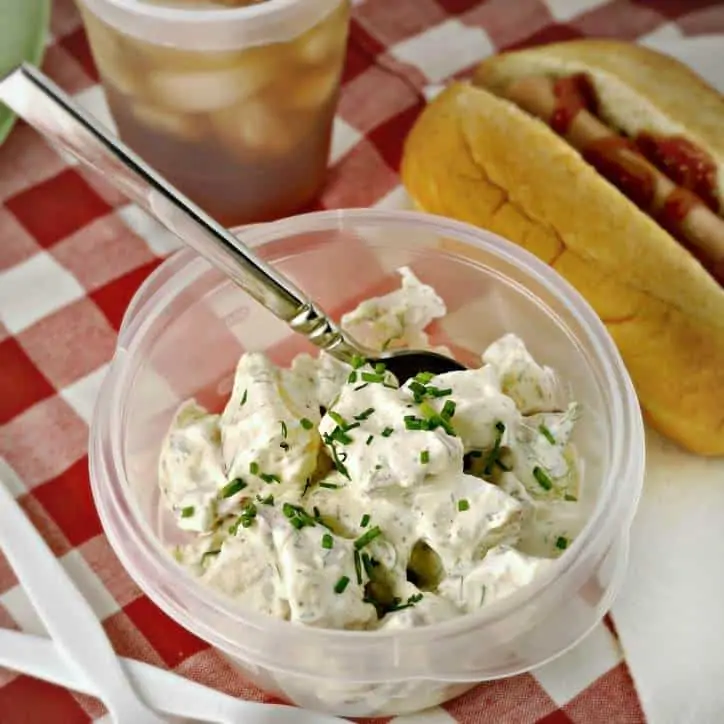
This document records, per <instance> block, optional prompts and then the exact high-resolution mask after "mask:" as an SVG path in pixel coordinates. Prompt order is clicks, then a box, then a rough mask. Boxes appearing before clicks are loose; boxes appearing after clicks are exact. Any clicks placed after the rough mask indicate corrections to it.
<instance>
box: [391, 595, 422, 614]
mask: <svg viewBox="0 0 724 724" xmlns="http://www.w3.org/2000/svg"><path fill="white" fill-rule="evenodd" d="M420 601H422V594H421V593H416V594H415V595H413V596H410V597H409V598H408V599H407V602H406V603H402V600H401V599H399V598H394V599H393V600H392V605H391V606H390V607H389V608H388V609H387V611H388V612H389V613H392V612H393V611H402V610H404V609H406V608H410V607H412V606H414V605H415V604H416V603H419V602H420Z"/></svg>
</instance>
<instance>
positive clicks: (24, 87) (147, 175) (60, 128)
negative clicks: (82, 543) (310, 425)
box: [0, 63, 364, 362]
mask: <svg viewBox="0 0 724 724" xmlns="http://www.w3.org/2000/svg"><path fill="white" fill-rule="evenodd" d="M0 100H1V101H3V102H4V103H5V104H6V105H7V106H9V107H10V108H11V109H12V110H13V111H15V113H17V114H18V115H19V116H20V117H21V118H23V119H24V120H25V121H26V122H27V123H28V124H30V125H31V126H33V127H34V128H35V129H36V130H37V131H39V132H40V133H41V134H42V135H44V136H45V137H46V138H48V139H49V140H50V141H51V142H53V144H54V145H56V146H58V147H60V148H62V149H63V150H65V151H67V152H68V153H70V154H71V155H72V156H74V157H75V158H76V159H77V160H78V161H80V162H81V163H82V164H83V165H85V166H88V167H89V168H91V169H94V170H95V171H97V172H98V173H100V174H101V175H102V176H103V178H104V179H105V180H106V181H108V182H109V183H111V184H113V185H114V186H115V187H116V188H117V189H119V191H121V192H122V193H123V194H124V195H125V196H127V197H128V198H130V199H132V200H133V201H135V202H136V203H137V204H138V205H139V206H141V207H143V208H144V209H145V210H146V211H147V212H148V213H149V214H151V216H153V217H154V218H155V219H157V220H158V221H159V222H160V223H161V224H163V225H164V226H165V227H166V228H167V229H169V230H170V231H171V232H172V233H174V234H176V235H177V236H178V237H179V238H180V239H181V240H182V241H184V242H185V243H186V244H188V245H189V246H190V247H192V248H193V249H194V251H196V252H197V253H198V254H200V255H201V256H203V257H204V258H205V259H206V260H207V261H208V262H209V263H211V265H212V266H214V267H216V268H217V269H219V270H221V271H222V272H223V273H224V274H226V276H228V277H229V278H230V279H232V280H233V281H234V282H235V283H236V284H238V285H239V286H240V287H241V288H242V289H243V290H244V291H246V292H247V293H248V294H250V295H251V296H252V297H253V298H254V299H256V300H257V301H258V302H259V303H260V304H262V305H263V306H264V307H266V308H267V309H268V310H269V311H270V312H272V313H273V314H274V315H276V316H277V317H279V318H280V319H281V320H283V321H284V322H286V323H287V324H288V325H289V326H290V327H291V328H292V329H293V330H294V331H295V332H297V333H299V334H302V335H304V336H305V337H307V339H309V341H310V342H312V343H313V344H315V345H317V346H318V347H320V348H321V349H323V350H325V351H326V352H329V353H330V354H331V355H333V356H335V357H337V358H338V359H341V360H342V361H347V362H348V361H350V359H351V358H352V357H353V356H354V355H356V354H362V355H364V352H363V351H362V350H360V349H358V348H356V347H355V346H354V345H353V344H352V343H351V342H350V341H349V340H348V339H347V338H346V337H345V336H344V334H343V333H342V332H341V331H340V330H339V328H338V327H337V326H336V325H335V324H334V323H333V322H332V321H331V320H329V319H328V318H327V316H326V315H325V314H324V313H323V312H322V311H321V310H320V309H318V308H317V307H316V306H315V305H314V304H313V303H312V302H311V301H310V300H309V299H307V298H306V297H305V295H304V294H303V293H302V292H300V291H299V290H298V289H297V288H296V287H295V286H294V285H293V284H292V283H291V281H290V280H289V279H287V278H286V277H284V276H283V275H282V274H280V273H279V272H277V271H276V270H275V269H274V268H272V267H271V266H269V265H268V264H266V263H265V262H264V261H262V260H261V259H259V258H258V257H257V256H256V255H255V254H254V253H253V252H252V251H251V250H250V249H249V248H248V247H247V246H245V245H244V244H243V243H242V242H240V241H239V240H238V239H237V238H236V237H235V236H234V235H233V234H232V233H230V232H229V231H228V230H227V229H225V228H224V227H223V226H221V224H219V223H218V222H216V221H214V219H212V218H211V217H210V216H209V215H208V214H206V213H205V212H204V211H202V210H201V209H200V208H199V207H198V206H196V204H194V203H193V202H192V201H191V200H189V199H188V198H186V197H185V196H184V195H183V194H181V192H180V191H178V190H176V189H175V188H174V187H173V186H172V185H171V184H170V183H169V182H168V181H166V180H165V179H164V178H163V177H162V176H161V175H160V174H159V173H158V172H156V171H154V170H153V169H152V168H151V167H150V166H148V165H147V164H146V163H144V161H143V160H142V159H141V158H140V157H139V156H137V155H136V154H135V153H134V152H133V151H131V150H130V149H129V148H128V147H127V146H126V145H125V144H124V143H122V142H121V141H120V139H118V138H117V137H116V136H114V135H113V134H112V133H110V132H109V131H107V130H106V129H105V128H104V127H103V126H102V125H101V124H99V123H98V122H96V121H95V120H94V119H93V118H92V117H91V116H90V115H89V114H87V113H86V112H85V111H84V110H83V109H82V108H80V106H78V104H77V103H75V102H74V101H73V100H72V99H71V98H70V97H69V96H68V95H67V94H66V93H64V92H63V91H62V90H61V89H60V88H59V87H58V86H57V85H55V83H53V82H52V81H51V80H50V79H49V78H48V77H47V76H46V75H44V74H43V73H42V72H41V71H39V70H38V69H37V68H35V67H33V66H32V65H29V64H27V63H23V64H22V65H19V66H17V67H16V68H15V69H14V70H12V71H10V72H9V73H8V74H7V75H5V77H3V78H0Z"/></svg>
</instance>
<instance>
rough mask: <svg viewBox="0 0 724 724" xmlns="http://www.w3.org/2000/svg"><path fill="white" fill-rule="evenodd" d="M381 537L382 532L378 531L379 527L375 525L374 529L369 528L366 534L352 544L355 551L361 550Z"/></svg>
mask: <svg viewBox="0 0 724 724" xmlns="http://www.w3.org/2000/svg"><path fill="white" fill-rule="evenodd" d="M381 535H382V531H381V530H380V528H379V526H377V525H376V526H375V527H374V528H370V529H369V530H368V531H367V532H366V533H363V534H362V535H361V536H360V537H359V538H357V540H356V541H355V542H354V547H355V550H358V551H359V550H362V549H363V548H364V547H365V546H367V545H369V544H370V543H371V542H372V541H373V540H374V539H375V538H377V537H379V536H381Z"/></svg>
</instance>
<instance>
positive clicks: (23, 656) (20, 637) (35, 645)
mask: <svg viewBox="0 0 724 724" xmlns="http://www.w3.org/2000/svg"><path fill="white" fill-rule="evenodd" d="M120 661H121V665H122V666H123V668H124V670H125V671H126V674H127V675H128V676H129V677H130V678H131V680H132V681H133V682H134V684H135V685H136V686H137V687H138V689H139V691H140V692H141V693H142V694H143V696H144V697H145V699H146V700H147V701H148V702H149V703H150V704H152V705H153V707H154V708H155V709H157V710H158V711H163V712H165V713H166V714H168V715H170V716H177V717H185V718H190V719H194V720H202V721H210V722H215V723H217V724H242V722H243V724H346V720H344V719H339V718H338V717H335V716H332V715H331V714H321V713H319V712H314V711H308V710H306V709H297V708H296V707H291V706H284V705H282V704H260V703H257V702H253V701H244V700H243V699H235V698H234V697H232V696H229V695H228V694H224V693H223V692H221V691H216V690H215V689H210V688H209V687H208V686H204V685H203V684H199V683H197V682H195V681H191V680H190V679H185V678H183V677H181V676H179V675H178V674H174V673H173V672H171V671H166V670H165V669H159V668H157V667H156V666H151V665H150V664H144V663H142V662H140V661H133V660H132V659H125V658H122V659H120ZM0 666H6V667H8V668H11V669H14V670H16V671H21V672H22V673H24V674H28V675H29V676H35V677H36V678H38V679H43V680H44V681H50V682H52V683H53V684H58V685H59V686H64V687H65V688H67V689H73V690H74V691H80V692H83V693H84V694H89V695H90V696H97V695H98V691H97V690H96V689H95V687H94V686H93V684H92V682H90V681H88V679H87V678H86V677H85V676H84V675H82V674H81V673H80V672H74V671H70V669H69V668H68V667H67V666H66V665H65V661H64V660H63V657H62V656H60V654H58V652H57V650H56V648H55V646H53V642H52V641H49V640H48V639H46V638H42V637H40V636H33V635H31V634H25V633H20V632H18V631H6V630H3V629H0ZM131 724H135V723H134V722H132V723H131Z"/></svg>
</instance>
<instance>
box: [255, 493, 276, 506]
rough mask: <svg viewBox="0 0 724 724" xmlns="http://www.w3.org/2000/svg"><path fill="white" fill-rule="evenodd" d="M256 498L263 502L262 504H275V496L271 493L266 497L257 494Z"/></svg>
mask: <svg viewBox="0 0 724 724" xmlns="http://www.w3.org/2000/svg"><path fill="white" fill-rule="evenodd" d="M256 499H257V500H258V501H259V502H260V503H261V504H262V505H274V496H273V495H271V494H269V495H267V496H266V498H262V497H261V495H257V496H256Z"/></svg>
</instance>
